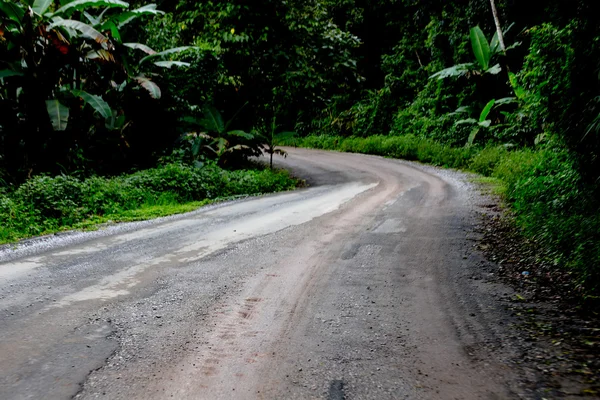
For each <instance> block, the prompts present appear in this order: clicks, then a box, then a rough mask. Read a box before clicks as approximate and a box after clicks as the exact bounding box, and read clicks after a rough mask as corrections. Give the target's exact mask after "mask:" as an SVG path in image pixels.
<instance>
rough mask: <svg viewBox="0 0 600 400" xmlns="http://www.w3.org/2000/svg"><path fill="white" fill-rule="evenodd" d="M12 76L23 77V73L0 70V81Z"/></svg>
mask: <svg viewBox="0 0 600 400" xmlns="http://www.w3.org/2000/svg"><path fill="white" fill-rule="evenodd" d="M11 76H23V73H22V72H18V71H13V70H12V69H3V70H0V79H2V78H10V77H11Z"/></svg>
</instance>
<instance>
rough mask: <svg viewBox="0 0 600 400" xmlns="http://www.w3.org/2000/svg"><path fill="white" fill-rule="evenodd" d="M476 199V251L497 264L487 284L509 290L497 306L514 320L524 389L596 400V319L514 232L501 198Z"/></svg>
mask: <svg viewBox="0 0 600 400" xmlns="http://www.w3.org/2000/svg"><path fill="white" fill-rule="evenodd" d="M479 189H480V190H482V191H483V192H489V188H488V187H486V186H484V185H482V184H480V185H479ZM482 197H483V198H485V199H486V200H485V201H483V202H482V205H481V207H480V219H481V224H480V232H479V233H480V234H481V235H482V236H481V241H480V243H479V244H478V247H479V250H481V251H483V252H484V254H485V255H486V257H487V259H488V260H489V261H490V262H492V263H494V264H496V265H498V267H497V273H496V274H495V275H492V276H491V277H490V279H491V280H495V281H498V282H501V283H503V284H506V285H508V286H510V287H511V288H512V289H513V290H514V293H510V294H509V293H507V294H505V295H503V296H501V297H500V298H499V301H500V302H501V303H502V304H503V305H504V307H505V308H506V309H507V310H509V311H511V312H512V315H513V316H514V317H515V318H516V322H515V323H513V330H514V332H515V334H514V337H513V339H514V342H515V349H517V351H518V352H520V353H521V354H520V356H519V357H518V358H519V359H520V361H519V366H520V368H521V369H522V370H523V371H524V372H523V374H522V381H523V385H524V387H526V388H527V389H528V390H530V391H531V392H532V393H533V394H534V395H535V397H536V398H548V399H549V398H563V399H576V398H582V397H585V398H600V316H599V315H598V313H597V312H594V310H593V309H591V308H590V307H589V306H588V307H586V306H584V305H582V302H581V295H580V294H579V293H578V291H577V288H576V286H575V284H574V283H573V282H572V280H571V277H570V274H569V273H568V272H566V271H565V270H564V269H562V268H561V266H560V265H555V264H553V263H551V262H547V261H544V253H543V249H542V248H540V247H539V246H538V245H537V244H536V243H535V242H534V241H531V240H528V239H526V238H525V237H524V236H523V235H522V234H521V233H520V231H519V229H518V228H517V226H516V223H515V221H514V218H513V216H512V215H511V213H510V211H509V210H508V209H506V208H505V207H504V206H503V205H502V201H501V199H500V198H499V197H498V196H494V195H490V194H488V193H486V194H485V195H484V196H482Z"/></svg>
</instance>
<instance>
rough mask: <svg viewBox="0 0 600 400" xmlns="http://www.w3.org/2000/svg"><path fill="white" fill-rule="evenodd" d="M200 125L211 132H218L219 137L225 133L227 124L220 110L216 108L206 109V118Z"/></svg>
mask: <svg viewBox="0 0 600 400" xmlns="http://www.w3.org/2000/svg"><path fill="white" fill-rule="evenodd" d="M200 125H202V127H204V129H206V130H208V131H209V132H217V133H218V134H219V135H221V134H223V133H224V132H225V123H224V122H223V117H222V116H221V113H220V112H219V110H217V109H216V108H214V107H206V108H205V109H204V118H202V120H201V121H200Z"/></svg>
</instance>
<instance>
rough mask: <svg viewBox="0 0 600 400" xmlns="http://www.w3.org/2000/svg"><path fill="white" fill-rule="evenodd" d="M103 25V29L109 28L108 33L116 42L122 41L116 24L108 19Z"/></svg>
mask: <svg viewBox="0 0 600 400" xmlns="http://www.w3.org/2000/svg"><path fill="white" fill-rule="evenodd" d="M104 26H105V27H106V28H105V29H109V30H110V35H111V36H112V38H113V39H114V40H115V41H116V42H117V43H121V42H122V40H121V32H119V28H118V27H117V25H115V24H114V23H113V22H112V21H109V22H108V23H106V24H105V25H104Z"/></svg>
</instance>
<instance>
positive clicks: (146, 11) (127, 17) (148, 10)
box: [114, 4, 164, 28]
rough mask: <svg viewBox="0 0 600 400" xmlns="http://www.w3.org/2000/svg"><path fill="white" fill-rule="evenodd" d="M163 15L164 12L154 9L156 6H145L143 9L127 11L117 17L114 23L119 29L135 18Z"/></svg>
mask: <svg viewBox="0 0 600 400" xmlns="http://www.w3.org/2000/svg"><path fill="white" fill-rule="evenodd" d="M157 14H164V11H160V10H157V9H156V4H147V5H145V6H143V7H140V8H136V9H135V10H131V11H127V12H124V13H122V14H119V15H117V16H116V17H115V18H114V21H115V22H116V23H117V26H118V27H119V28H122V27H124V26H125V25H127V24H128V23H130V22H131V21H133V20H134V19H136V18H137V17H140V16H142V15H157Z"/></svg>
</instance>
